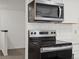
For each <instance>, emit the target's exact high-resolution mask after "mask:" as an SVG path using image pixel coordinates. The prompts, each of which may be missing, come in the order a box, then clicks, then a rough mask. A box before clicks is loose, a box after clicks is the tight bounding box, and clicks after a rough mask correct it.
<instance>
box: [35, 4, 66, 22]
mask: <svg viewBox="0 0 79 59" xmlns="http://www.w3.org/2000/svg"><path fill="white" fill-rule="evenodd" d="M63 18H64V11H63V6H58V5H47V4H40V3H37V4H36V17H35V20H47V21H62V19H63Z"/></svg>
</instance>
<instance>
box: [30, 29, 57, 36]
mask: <svg viewBox="0 0 79 59" xmlns="http://www.w3.org/2000/svg"><path fill="white" fill-rule="evenodd" d="M47 36H56V31H55V30H50V31H46V30H42V31H35V30H32V31H29V37H47Z"/></svg>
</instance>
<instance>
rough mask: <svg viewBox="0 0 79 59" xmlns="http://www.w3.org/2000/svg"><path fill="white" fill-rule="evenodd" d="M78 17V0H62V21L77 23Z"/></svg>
mask: <svg viewBox="0 0 79 59" xmlns="http://www.w3.org/2000/svg"><path fill="white" fill-rule="evenodd" d="M78 19H79V0H64V23H77V22H78Z"/></svg>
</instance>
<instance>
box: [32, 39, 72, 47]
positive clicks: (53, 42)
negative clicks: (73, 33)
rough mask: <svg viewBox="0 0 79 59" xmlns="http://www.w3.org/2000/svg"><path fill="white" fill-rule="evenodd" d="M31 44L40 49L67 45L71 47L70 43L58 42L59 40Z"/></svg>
mask: <svg viewBox="0 0 79 59" xmlns="http://www.w3.org/2000/svg"><path fill="white" fill-rule="evenodd" d="M32 44H34V45H37V46H40V47H52V46H53V47H57V46H68V45H72V43H71V42H66V41H60V40H56V41H43V42H42V41H41V42H32Z"/></svg>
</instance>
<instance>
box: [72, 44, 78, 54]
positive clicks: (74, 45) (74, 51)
mask: <svg viewBox="0 0 79 59" xmlns="http://www.w3.org/2000/svg"><path fill="white" fill-rule="evenodd" d="M73 53H74V54H79V43H76V44H73Z"/></svg>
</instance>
